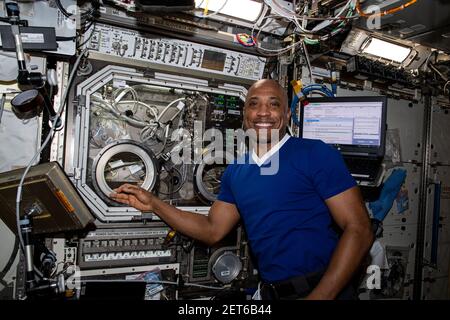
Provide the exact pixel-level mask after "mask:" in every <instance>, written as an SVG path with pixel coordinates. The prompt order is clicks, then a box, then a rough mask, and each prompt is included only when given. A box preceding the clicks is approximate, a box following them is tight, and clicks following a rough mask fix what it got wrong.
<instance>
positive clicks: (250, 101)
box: [244, 80, 290, 143]
mask: <svg viewBox="0 0 450 320" xmlns="http://www.w3.org/2000/svg"><path fill="white" fill-rule="evenodd" d="M289 118H290V110H289V109H288V106H287V97H286V93H285V92H284V90H283V89H282V88H281V87H280V86H279V85H278V83H276V82H275V81H273V80H260V81H258V82H256V83H255V84H254V85H253V86H251V87H250V89H249V91H248V94H247V98H246V100H245V106H244V126H245V129H254V130H255V131H256V134H257V135H258V142H259V143H270V142H271V137H272V133H275V136H274V137H276V136H277V134H278V137H279V138H280V139H281V138H282V137H283V136H284V134H285V133H286V126H287V124H288V122H289Z"/></svg>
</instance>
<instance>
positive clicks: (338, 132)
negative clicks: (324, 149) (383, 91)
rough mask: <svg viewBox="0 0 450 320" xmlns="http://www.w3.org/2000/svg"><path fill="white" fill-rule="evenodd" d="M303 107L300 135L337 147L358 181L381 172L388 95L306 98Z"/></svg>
mask: <svg viewBox="0 0 450 320" xmlns="http://www.w3.org/2000/svg"><path fill="white" fill-rule="evenodd" d="M308 102H309V103H308V104H306V105H305V106H304V107H302V110H301V123H302V124H303V125H302V130H301V131H302V137H303V138H307V139H319V140H322V141H324V142H325V143H327V144H329V145H331V146H332V147H334V148H336V149H337V150H339V151H340V152H341V154H342V157H343V158H344V161H345V163H346V164H347V167H348V169H349V171H350V173H351V175H352V176H353V177H354V178H355V180H357V181H367V182H373V181H375V180H376V179H377V178H378V176H379V175H380V171H381V163H382V161H383V157H384V153H385V140H386V138H385V137H386V111H387V98H386V97H384V96H376V97H338V98H309V99H308Z"/></svg>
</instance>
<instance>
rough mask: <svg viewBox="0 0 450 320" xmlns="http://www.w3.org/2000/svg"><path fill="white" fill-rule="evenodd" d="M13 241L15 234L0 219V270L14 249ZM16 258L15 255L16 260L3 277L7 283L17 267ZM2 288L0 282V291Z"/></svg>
mask: <svg viewBox="0 0 450 320" xmlns="http://www.w3.org/2000/svg"><path fill="white" fill-rule="evenodd" d="M14 241H15V235H14V234H13V233H12V232H11V230H9V228H8V227H7V226H6V225H5V224H4V223H3V221H1V220H0V271H2V270H3V268H5V266H6V264H7V263H8V261H9V259H10V256H11V254H12V253H13V251H14ZM17 262H18V259H17V257H16V261H15V262H14V263H13V265H12V266H11V269H10V270H9V272H8V273H7V274H6V276H5V278H4V279H3V280H4V281H5V282H6V283H9V282H11V281H12V278H13V277H14V276H15V274H16V272H15V271H16V267H17ZM2 289H3V287H2V285H1V284H0V291H1V290H2Z"/></svg>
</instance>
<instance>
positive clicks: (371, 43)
mask: <svg viewBox="0 0 450 320" xmlns="http://www.w3.org/2000/svg"><path fill="white" fill-rule="evenodd" d="M360 51H361V52H362V53H366V54H369V55H372V56H376V57H380V58H383V59H386V60H390V61H394V62H397V63H402V62H403V61H405V60H406V58H407V57H408V56H409V55H410V53H411V51H412V49H411V48H409V47H405V46H402V45H398V44H395V43H392V42H388V41H384V40H381V39H378V38H373V37H372V38H369V39H368V40H367V41H365V42H364V43H363V44H362V45H361V48H360Z"/></svg>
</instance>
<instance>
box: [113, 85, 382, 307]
mask: <svg viewBox="0 0 450 320" xmlns="http://www.w3.org/2000/svg"><path fill="white" fill-rule="evenodd" d="M289 118H290V111H289V108H288V99H287V96H286V92H285V91H284V89H283V88H282V87H281V86H280V85H279V84H278V83H277V82H276V81H273V80H260V81H257V82H256V83H254V84H253V85H252V86H251V87H250V89H249V91H248V94H247V97H246V101H245V106H244V126H245V128H246V129H252V130H255V132H256V138H257V141H256V145H255V148H254V149H253V150H251V151H250V152H249V154H248V155H246V160H247V161H245V163H244V164H231V165H229V166H228V167H227V169H226V171H225V173H224V174H223V176H222V181H221V191H220V194H219V196H218V199H217V200H216V201H215V202H214V203H213V205H212V206H211V209H210V211H209V214H208V216H203V215H198V214H194V213H190V212H185V211H182V210H180V209H177V208H175V207H173V206H171V205H169V204H167V203H165V202H163V201H161V200H159V199H158V198H157V197H155V196H154V195H152V194H151V193H150V192H148V191H145V190H143V189H141V188H139V187H137V186H133V185H129V184H125V185H122V186H121V187H119V188H118V189H116V190H115V191H116V193H114V194H112V195H111V197H112V198H113V199H115V200H116V201H118V202H121V203H125V204H128V205H130V206H133V207H135V208H137V209H138V210H143V211H153V212H154V213H156V214H157V215H159V216H160V217H161V219H163V220H164V221H165V222H166V223H167V224H168V225H170V226H171V227H173V228H174V229H176V230H177V231H179V232H181V233H183V234H185V235H187V236H190V237H192V238H195V239H198V240H200V241H203V242H205V243H207V244H214V243H216V242H218V241H220V240H221V239H222V238H223V237H224V236H225V235H227V234H228V232H230V230H231V229H232V228H233V227H234V226H235V225H236V224H237V223H238V221H239V220H240V219H242V221H243V224H244V226H245V229H246V231H247V235H248V238H249V243H250V246H251V249H252V251H253V253H254V255H255V257H256V260H257V261H256V265H257V268H258V270H259V272H260V275H261V279H262V281H263V285H262V290H261V291H262V292H261V293H262V297H263V298H264V299H298V298H306V299H336V298H338V299H349V298H352V297H353V296H352V292H351V290H350V289H351V287H350V286H349V285H348V284H349V282H350V280H351V278H352V277H353V275H354V274H355V272H356V270H357V269H358V267H359V264H360V262H361V260H362V259H363V257H364V256H365V254H366V253H367V251H368V249H369V248H370V246H371V244H372V240H373V236H372V232H371V228H370V222H369V218H368V215H367V211H366V209H365V206H364V203H363V201H362V198H361V195H360V192H359V189H358V188H357V186H356V183H355V181H354V180H353V178H352V177H351V175H350V174H349V173H348V170H347V169H346V167H345V165H344V162H343V160H342V158H341V156H340V154H339V153H338V152H337V151H335V150H334V149H332V148H331V147H329V146H327V145H326V144H325V143H323V142H321V141H318V140H307V139H299V138H294V137H290V136H289V135H287V134H286V128H287V124H288V121H289ZM276 137H282V138H281V140H279V139H276ZM274 157H276V158H277V161H279V167H278V168H277V169H278V170H277V171H276V173H274V174H269V175H264V174H261V169H262V168H264V167H267V166H268V165H270V163H271V162H272V161H274ZM333 223H334V224H335V225H337V227H339V228H340V233H341V234H340V236H339V235H338V233H337V232H336V230H334V229H333Z"/></svg>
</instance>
